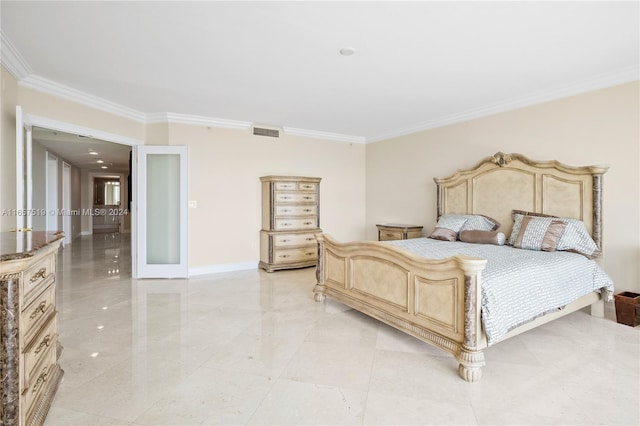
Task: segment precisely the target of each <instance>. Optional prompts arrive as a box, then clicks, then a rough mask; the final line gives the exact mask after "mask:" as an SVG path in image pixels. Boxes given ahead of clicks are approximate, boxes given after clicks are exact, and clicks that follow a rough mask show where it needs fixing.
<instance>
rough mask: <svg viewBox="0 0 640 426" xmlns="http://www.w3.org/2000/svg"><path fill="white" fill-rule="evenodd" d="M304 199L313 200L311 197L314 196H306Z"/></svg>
mask: <svg viewBox="0 0 640 426" xmlns="http://www.w3.org/2000/svg"><path fill="white" fill-rule="evenodd" d="M304 199H305V200H311V199H313V197H309V196H306V197H304Z"/></svg>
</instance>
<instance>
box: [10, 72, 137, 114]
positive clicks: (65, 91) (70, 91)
mask: <svg viewBox="0 0 640 426" xmlns="http://www.w3.org/2000/svg"><path fill="white" fill-rule="evenodd" d="M18 84H19V85H21V86H24V87H28V88H30V89H33V90H38V91H40V92H44V93H48V94H50V95H54V96H58V97H60V98H63V99H66V100H68V101H72V102H77V103H79V104H82V105H86V106H88V107H91V108H95V109H98V110H101V111H105V112H108V113H110V114H114V115H118V116H120V117H124V118H128V119H130V120H134V121H138V122H141V123H145V122H146V118H147V117H146V114H145V113H143V112H140V111H137V110H135V109H133V108H129V107H126V106H123V105H120V104H117V103H115V102H111V101H108V100H106V99H103V98H100V97H98V96H95V95H91V94H89V93H86V92H82V91H80V90H77V89H74V88H72V87H69V86H65V85H64V84H60V83H56V82H55V81H51V80H48V79H46V78H44V77H40V76H37V75H35V74H31V75H29V76H27V77H25V78H23V79H22V80H20V81H19V82H18Z"/></svg>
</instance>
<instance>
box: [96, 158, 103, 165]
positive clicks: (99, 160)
mask: <svg viewBox="0 0 640 426" xmlns="http://www.w3.org/2000/svg"><path fill="white" fill-rule="evenodd" d="M96 163H98V164H102V163H104V160H102V159H100V158H98V159H97V160H96Z"/></svg>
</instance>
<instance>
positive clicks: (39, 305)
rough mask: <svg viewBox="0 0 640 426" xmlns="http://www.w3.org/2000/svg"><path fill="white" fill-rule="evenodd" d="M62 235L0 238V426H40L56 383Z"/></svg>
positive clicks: (26, 234) (59, 373) (13, 234)
mask: <svg viewBox="0 0 640 426" xmlns="http://www.w3.org/2000/svg"><path fill="white" fill-rule="evenodd" d="M62 238H63V235H62V233H53V232H40V231H37V232H7V233H0V250H1V251H0V321H1V322H0V346H1V347H2V358H0V380H1V381H2V401H1V404H0V425H2V426H9V425H11V426H13V425H41V424H43V423H44V419H45V417H46V415H47V412H48V411H49V407H50V406H51V401H52V399H53V397H54V395H55V393H56V391H57V389H58V385H59V384H60V381H61V380H62V375H63V371H62V369H61V368H60V366H59V364H58V357H59V355H60V353H61V351H62V347H61V346H60V344H59V343H58V330H57V310H56V282H55V280H56V274H55V270H56V254H57V251H58V248H59V247H60V244H61V243H62Z"/></svg>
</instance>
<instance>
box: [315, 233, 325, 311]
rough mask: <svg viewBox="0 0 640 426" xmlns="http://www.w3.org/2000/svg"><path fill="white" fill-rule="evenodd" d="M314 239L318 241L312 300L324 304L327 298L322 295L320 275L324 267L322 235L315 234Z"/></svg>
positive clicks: (322, 286) (322, 280)
mask: <svg viewBox="0 0 640 426" xmlns="http://www.w3.org/2000/svg"><path fill="white" fill-rule="evenodd" d="M315 237H316V240H317V241H318V264H317V265H316V285H315V287H313V293H314V294H313V299H314V300H315V301H316V302H324V299H326V298H327V296H325V294H324V274H323V273H322V269H323V267H324V262H323V258H324V256H323V251H324V240H323V239H322V234H316V236H315Z"/></svg>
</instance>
